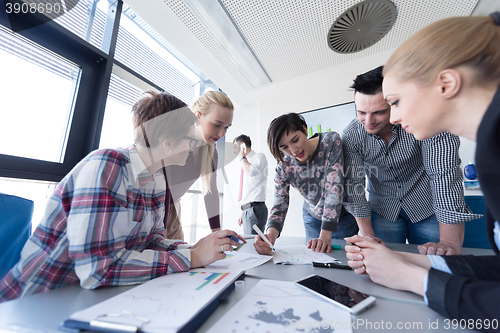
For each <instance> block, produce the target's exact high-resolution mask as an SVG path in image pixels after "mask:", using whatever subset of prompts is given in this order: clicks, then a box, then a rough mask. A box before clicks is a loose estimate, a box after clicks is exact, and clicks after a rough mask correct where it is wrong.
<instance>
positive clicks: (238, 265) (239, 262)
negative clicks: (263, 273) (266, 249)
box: [206, 251, 272, 271]
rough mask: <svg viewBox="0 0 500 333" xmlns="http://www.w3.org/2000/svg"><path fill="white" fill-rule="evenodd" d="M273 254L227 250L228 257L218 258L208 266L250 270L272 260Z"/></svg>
mask: <svg viewBox="0 0 500 333" xmlns="http://www.w3.org/2000/svg"><path fill="white" fill-rule="evenodd" d="M271 258H272V257H271V256H262V255H259V254H256V253H255V254H253V253H246V252H234V251H233V252H227V253H226V258H225V259H222V260H218V261H216V262H214V263H212V264H210V265H208V266H206V267H207V268H219V269H241V270H245V271H247V270H249V269H251V268H254V267H257V266H260V265H262V264H265V263H266V262H268V261H269V260H271Z"/></svg>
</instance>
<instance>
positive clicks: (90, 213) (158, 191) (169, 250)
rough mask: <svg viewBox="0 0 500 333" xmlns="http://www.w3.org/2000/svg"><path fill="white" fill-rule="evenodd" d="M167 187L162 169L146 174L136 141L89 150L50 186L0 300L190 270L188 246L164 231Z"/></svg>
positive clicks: (132, 281) (125, 282) (139, 280)
mask: <svg viewBox="0 0 500 333" xmlns="http://www.w3.org/2000/svg"><path fill="white" fill-rule="evenodd" d="M167 194H169V190H168V189H166V185H165V179H164V176H163V174H162V172H161V171H160V172H157V173H155V174H154V175H151V174H149V173H148V171H147V169H146V166H145V165H144V163H143V162H142V160H141V159H140V157H139V155H138V154H137V151H136V150H135V148H134V147H129V148H128V149H127V150H125V149H117V150H112V149H107V150H98V151H95V152H92V153H91V154H89V155H88V156H87V157H86V158H85V159H83V160H82V161H81V162H80V163H79V164H78V165H77V166H75V168H74V169H73V170H71V172H70V173H69V174H68V175H67V176H66V177H65V178H64V179H63V180H62V181H61V182H60V183H59V185H58V186H57V187H56V189H55V191H54V193H53V195H52V197H51V198H50V200H49V202H48V204H47V208H46V212H45V215H44V217H43V219H42V221H41V223H40V225H39V226H38V227H37V229H36V231H35V232H34V234H33V235H32V236H31V237H30V239H29V240H28V242H27V243H26V245H25V246H24V248H23V251H22V253H21V259H20V261H19V262H18V263H17V264H16V265H15V266H14V267H13V268H12V270H11V271H10V272H9V273H8V274H7V275H6V276H5V277H4V279H3V280H2V281H0V302H1V301H6V300H11V299H15V298H19V297H22V296H26V295H31V294H35V293H39V292H44V291H47V290H50V289H55V288H59V287H62V286H65V285H69V284H73V283H80V285H81V286H82V287H83V288H87V289H94V288H97V287H99V286H117V285H130V284H138V283H142V282H145V281H148V280H150V279H152V278H155V277H158V276H161V275H164V274H167V273H170V272H182V271H186V270H188V269H189V267H190V259H191V257H190V253H189V250H188V245H187V244H185V243H183V242H181V241H170V240H167V239H165V238H164V225H163V217H164V214H168V205H167V206H166V207H165V196H166V195H167ZM165 210H167V211H165Z"/></svg>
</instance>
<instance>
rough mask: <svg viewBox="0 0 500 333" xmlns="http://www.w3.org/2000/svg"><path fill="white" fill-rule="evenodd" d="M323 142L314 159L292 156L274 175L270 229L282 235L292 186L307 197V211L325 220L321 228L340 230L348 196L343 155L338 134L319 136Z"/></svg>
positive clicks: (305, 202) (305, 199)
mask: <svg viewBox="0 0 500 333" xmlns="http://www.w3.org/2000/svg"><path fill="white" fill-rule="evenodd" d="M318 135H319V142H318V146H317V148H316V150H315V151H314V153H313V156H312V158H311V160H309V161H308V162H306V163H299V162H297V160H296V159H295V158H294V157H292V156H289V155H285V156H284V158H283V162H279V163H278V166H277V167H276V175H275V176H274V183H275V189H274V204H273V207H272V208H271V213H270V216H269V221H268V224H267V227H268V228H269V227H273V228H276V229H277V230H278V231H279V232H280V233H281V230H282V229H283V225H284V222H285V217H286V214H287V211H288V205H289V202H290V193H289V192H290V185H292V186H293V187H294V188H295V189H297V191H299V193H300V194H301V195H302V197H303V198H304V205H305V207H306V210H307V211H308V212H309V213H310V214H311V215H312V216H313V217H315V218H316V219H318V220H321V221H322V223H321V229H323V230H329V231H333V232H335V231H337V224H338V220H339V217H340V213H341V208H342V199H343V195H344V193H343V192H344V191H343V184H344V176H343V172H342V170H343V155H342V144H341V141H340V135H339V134H338V133H337V132H326V133H319V134H315V135H314V136H313V137H311V138H310V139H312V138H314V137H317V136H318Z"/></svg>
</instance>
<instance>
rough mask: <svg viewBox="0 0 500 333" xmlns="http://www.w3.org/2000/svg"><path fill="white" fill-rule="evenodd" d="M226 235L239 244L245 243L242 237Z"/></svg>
mask: <svg viewBox="0 0 500 333" xmlns="http://www.w3.org/2000/svg"><path fill="white" fill-rule="evenodd" d="M226 237H227V238H229V239H231V240H233V241H235V242H236V243H238V244H243V241H242V240H241V239H239V238H236V237H234V236H232V235H227V236H226Z"/></svg>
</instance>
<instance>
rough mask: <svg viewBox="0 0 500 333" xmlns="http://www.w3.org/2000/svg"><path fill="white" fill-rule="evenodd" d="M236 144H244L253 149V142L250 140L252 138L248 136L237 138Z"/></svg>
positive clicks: (243, 135)
mask: <svg viewBox="0 0 500 333" xmlns="http://www.w3.org/2000/svg"><path fill="white" fill-rule="evenodd" d="M235 142H243V143H245V145H246V146H247V147H248V148H252V140H250V137H249V136H248V135H245V134H242V135H240V136H237V137H236V138H234V140H233V143H235Z"/></svg>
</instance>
